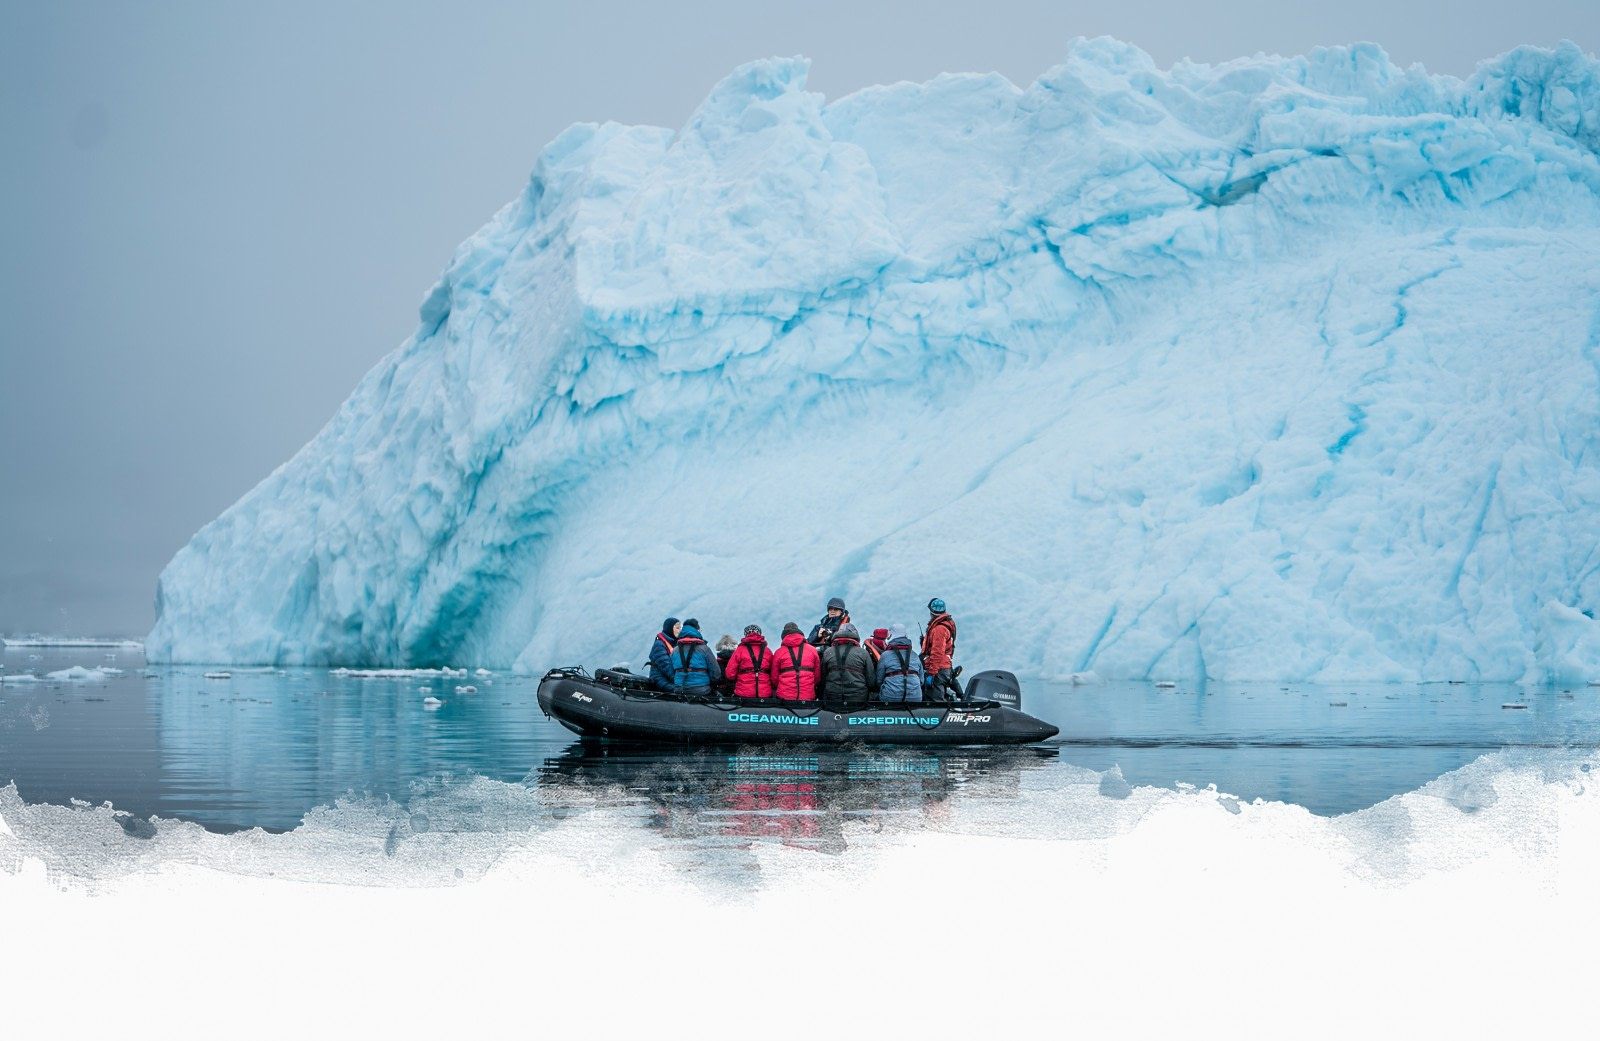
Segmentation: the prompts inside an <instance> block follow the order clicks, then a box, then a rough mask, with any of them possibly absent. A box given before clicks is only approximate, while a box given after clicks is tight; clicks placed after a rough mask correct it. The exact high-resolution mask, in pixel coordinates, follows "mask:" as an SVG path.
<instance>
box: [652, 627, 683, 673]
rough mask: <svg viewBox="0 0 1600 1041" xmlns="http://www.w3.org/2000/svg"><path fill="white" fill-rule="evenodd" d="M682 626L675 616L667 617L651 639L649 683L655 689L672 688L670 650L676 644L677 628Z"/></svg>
mask: <svg viewBox="0 0 1600 1041" xmlns="http://www.w3.org/2000/svg"><path fill="white" fill-rule="evenodd" d="M682 627H683V626H682V623H680V622H679V621H678V620H677V619H676V618H668V619H667V620H666V621H664V622H662V623H661V631H660V632H658V633H656V638H655V639H654V640H653V641H651V644H650V685H651V686H652V687H654V688H655V689H657V690H671V689H672V651H673V649H674V648H676V647H677V646H678V630H679V629H681V628H682Z"/></svg>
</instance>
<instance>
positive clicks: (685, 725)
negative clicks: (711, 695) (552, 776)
mask: <svg viewBox="0 0 1600 1041" xmlns="http://www.w3.org/2000/svg"><path fill="white" fill-rule="evenodd" d="M539 707H540V708H541V709H542V710H543V711H544V713H545V714H546V715H547V716H550V717H551V718H553V719H555V720H556V721H557V722H559V723H560V724H561V725H562V726H564V727H566V728H567V729H568V730H571V731H572V732H573V733H575V734H579V735H581V736H583V737H592V738H605V739H610V740H614V741H646V742H654V743H668V744H680V745H745V744H768V743H773V742H780V741H784V742H807V743H823V744H827V743H835V744H842V743H845V742H859V743H864V744H894V745H933V746H937V745H1019V744H1031V743H1033V742H1036V741H1046V740H1049V739H1050V738H1052V737H1055V736H1056V735H1057V734H1058V733H1060V731H1059V729H1058V728H1056V727H1054V726H1052V725H1051V724H1049V723H1046V722H1044V721H1043V720H1041V719H1036V718H1035V717H1033V716H1030V715H1028V714H1027V713H1026V712H1023V711H1021V710H1020V709H1017V708H1013V707H1011V706H1009V705H1003V704H1000V703H998V702H994V701H982V702H973V703H970V704H953V705H951V704H939V703H931V702H929V703H922V704H912V705H895V704H872V705H865V706H852V707H849V708H846V707H844V706H835V705H828V704H825V703H823V702H817V701H782V700H779V699H777V698H764V699H760V700H747V699H727V700H719V701H709V702H708V701H691V700H680V699H676V698H672V697H669V696H659V695H656V694H654V693H651V692H648V691H641V690H627V689H622V688H619V687H614V686H611V685H609V684H607V683H603V682H600V681H599V680H596V679H594V678H591V677H588V676H583V675H576V674H574V673H572V672H569V671H557V672H552V673H550V674H548V675H546V676H545V678H544V680H543V681H542V682H540V684H539Z"/></svg>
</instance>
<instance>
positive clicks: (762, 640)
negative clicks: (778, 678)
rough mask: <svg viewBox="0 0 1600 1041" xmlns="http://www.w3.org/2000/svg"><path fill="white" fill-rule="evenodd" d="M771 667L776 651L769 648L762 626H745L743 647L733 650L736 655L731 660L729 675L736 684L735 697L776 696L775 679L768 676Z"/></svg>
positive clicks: (727, 674)
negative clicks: (773, 686) (774, 689)
mask: <svg viewBox="0 0 1600 1041" xmlns="http://www.w3.org/2000/svg"><path fill="white" fill-rule="evenodd" d="M771 664H772V649H771V648H769V647H768V646H767V638H766V637H765V636H763V635H762V633H761V626H759V625H756V624H755V623H754V622H752V623H751V624H749V625H747V626H745V627H744V639H742V640H740V641H739V646H737V647H735V648H734V649H733V654H732V655H730V656H729V658H728V668H727V671H726V673H725V675H726V676H727V679H728V682H729V683H731V684H733V696H734V697H736V698H770V697H772V679H771V677H769V676H768V675H767V668H768V667H769V666H770V665H771Z"/></svg>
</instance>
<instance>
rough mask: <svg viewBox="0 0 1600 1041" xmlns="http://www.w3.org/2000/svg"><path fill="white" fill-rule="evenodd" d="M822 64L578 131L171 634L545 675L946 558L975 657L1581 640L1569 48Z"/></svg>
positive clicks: (308, 449) (1354, 665) (215, 566)
mask: <svg viewBox="0 0 1600 1041" xmlns="http://www.w3.org/2000/svg"><path fill="white" fill-rule="evenodd" d="M806 72H807V64H806V62H805V61H803V60H800V59H793V60H768V61H760V62H755V63H752V64H750V65H747V66H744V67H742V68H740V69H738V70H736V71H735V72H734V73H733V74H732V75H730V76H729V77H728V78H727V79H725V80H724V81H722V82H721V83H720V84H719V85H718V86H717V87H716V88H715V89H714V90H713V91H712V93H711V95H710V97H709V98H707V100H706V101H705V102H704V104H703V105H702V106H701V107H700V108H699V110H698V111H696V112H695V113H694V115H693V116H692V118H690V120H689V122H688V123H687V125H686V126H684V127H683V129H682V130H680V131H678V132H677V133H673V132H671V131H669V130H664V129H659V128H654V127H630V126H620V125H616V124H612V123H607V124H605V125H600V126H595V125H587V124H586V125H578V126H574V127H572V128H570V129H568V130H567V131H566V132H564V133H563V134H561V135H560V136H559V137H557V138H556V139H555V140H554V141H552V142H551V143H550V144H549V145H548V146H547V147H546V148H545V150H544V152H543V153H542V154H541V156H540V158H539V160H538V163H537V166H536V168H535V169H534V171H533V175H532V177H531V179H530V181H529V183H528V187H527V190H526V191H525V192H523V193H522V195H521V196H519V197H518V198H517V199H515V200H513V201H512V202H511V203H510V204H509V205H507V206H506V207H505V208H504V209H503V210H501V211H500V213H498V214H497V215H496V216H495V217H494V218H493V219H492V220H491V221H490V222H489V223H488V224H487V225H486V226H485V227H484V228H483V229H482V230H481V231H479V232H478V233H477V234H476V235H474V236H473V237H472V238H471V239H469V240H468V241H467V242H465V243H463V244H462V245H461V246H460V248H459V249H457V251H456V253H455V256H454V257H453V258H452V260H451V262H450V264H449V266H448V267H447V268H446V270H445V272H444V274H443V276H442V277H441V278H440V280H439V282H438V284H437V285H435V286H434V287H433V289H432V290H431V291H430V292H429V293H428V294H427V297H426V299H425V300H424V302H423V304H422V309H421V324H420V326H419V328H418V330H417V332H416V334H415V336H413V337H412V338H411V339H410V340H408V341H407V342H406V343H405V344H403V345H402V346H401V347H400V348H399V349H398V350H396V351H395V352H394V353H392V354H390V355H389V356H388V357H386V358H384V359H383V360H382V361H381V362H380V363H379V364H378V365H377V366H376V367H375V368H374V369H373V370H372V372H371V373H369V374H368V375H367V376H366V378H365V379H364V380H363V381H362V382H361V384H360V385H359V386H358V387H357V388H356V389H355V391H354V393H353V394H352V395H351V396H350V398H349V400H348V401H347V402H346V403H345V404H344V406H343V407H342V408H341V409H340V411H339V412H338V414H337V415H336V416H335V417H334V418H333V419H332V421H331V422H330V423H329V424H328V425H327V427H326V428H325V429H324V430H323V431H322V432H321V433H320V434H318V435H317V437H316V438H315V439H314V440H312V441H311V443H310V444H308V445H306V446H305V448H303V449H302V450H301V451H300V452H299V453H298V454H297V455H295V456H294V458H292V459H291V460H289V461H288V462H287V463H285V464H284V465H283V466H281V467H279V468H278V469H277V470H276V471H275V472H273V473H272V474H271V475H270V476H269V477H267V478H266V479H265V480H264V481H262V482H261V483H260V484H259V485H258V486H257V487H256V488H255V489H254V490H252V491H251V492H250V493H249V494H247V495H246V496H245V497H244V498H243V499H241V500H240V501H239V502H238V503H237V504H235V505H234V506H233V507H232V508H230V509H229V510H228V511H227V512H226V513H224V514H223V515H222V516H221V517H219V518H218V519H217V520H215V521H213V522H212V523H211V524H209V525H207V526H206V527H205V528H204V529H203V530H201V531H200V532H199V533H198V534H197V535H195V537H194V539H193V540H192V541H191V542H190V544H189V545H188V546H187V547H185V548H184V549H183V550H182V551H180V552H179V553H178V555H177V556H176V557H175V558H174V559H173V560H172V562H171V563H170V564H169V565H168V567H167V568H166V570H165V571H164V572H163V574H162V576H161V580H160V584H159V589H158V595H157V607H158V620H157V623H156V627H155V630H154V631H153V632H152V633H151V634H150V636H149V639H148V641H147V653H148V654H149V655H150V657H151V658H152V659H153V660H158V661H159V660H171V661H208V662H233V663H247V662H268V663H280V664H291V663H309V664H319V663H326V664H344V665H369V666H373V665H378V666H413V665H439V664H455V665H468V664H470V665H515V666H516V667H517V668H519V669H520V670H523V671H530V672H536V671H539V670H542V669H543V668H545V667H547V666H551V665H557V664H586V665H591V666H592V665H604V664H609V663H611V662H614V661H618V660H623V659H627V660H632V661H635V662H639V661H642V658H643V655H644V654H645V652H646V650H647V648H648V645H649V641H650V636H651V633H652V632H653V631H654V630H655V628H656V627H657V626H658V625H659V622H660V620H661V618H663V617H664V616H666V615H669V614H675V615H678V616H680V617H682V616H685V615H688V614H693V615H696V616H697V617H698V618H699V619H700V620H701V621H702V622H703V623H704V625H705V628H706V629H707V630H708V635H710V636H711V637H712V638H713V639H714V638H715V636H716V635H718V634H720V633H723V632H730V633H737V632H738V631H739V629H740V627H742V626H743V625H744V624H745V623H746V622H750V621H757V622H760V623H762V624H763V625H765V626H766V627H767V631H768V633H769V634H773V635H774V637H775V635H776V629H777V627H778V626H781V625H782V623H783V622H785V621H788V620H795V621H799V622H801V623H802V624H806V625H809V623H810V622H811V621H812V620H814V616H820V615H821V614H822V605H823V604H824V603H825V601H826V599H827V598H828V597H829V596H835V595H837V596H842V597H844V598H845V600H846V602H847V603H848V604H849V605H850V609H851V613H852V615H853V617H854V618H855V620H856V622H857V623H858V624H864V625H866V626H877V625H887V624H889V623H891V622H903V623H906V624H907V625H908V626H910V627H911V628H912V629H913V631H914V630H915V627H916V625H917V623H918V622H919V621H922V620H924V619H926V617H927V614H926V609H925V606H924V605H925V604H926V602H927V600H928V599H929V598H930V597H933V596H939V597H943V598H944V599H945V600H946V601H947V602H948V604H949V605H950V609H951V611H952V613H953V614H954V615H955V616H956V618H957V621H958V623H959V626H960V638H959V641H958V644H957V660H958V662H963V663H965V664H966V665H967V666H968V668H969V670H970V669H974V668H986V667H1001V668H1011V669H1013V670H1015V671H1017V672H1019V673H1021V674H1024V675H1030V676H1041V675H1043V676H1060V675H1064V674H1066V673H1069V672H1075V671H1088V670H1093V671H1094V672H1096V673H1098V674H1099V675H1101V676H1106V677H1141V676H1150V677H1156V676H1160V677H1163V678H1174V679H1185V678H1198V677H1201V676H1211V677H1227V678H1239V679H1251V678H1254V679H1265V678H1279V679H1285V680H1295V679H1300V680H1344V679H1350V680H1357V679H1372V680H1385V679H1389V680H1446V679H1461V680H1472V679H1501V680H1520V681H1524V682H1550V681H1560V682H1568V681H1577V680H1579V679H1582V678H1585V677H1588V676H1595V675H1600V623H1597V622H1596V621H1595V619H1594V617H1593V616H1594V612H1595V610H1596V608H1597V607H1600V236H1597V234H1596V229H1597V224H1600V156H1597V150H1600V64H1597V62H1596V61H1595V60H1594V59H1593V58H1591V57H1588V56H1586V55H1585V54H1583V53H1582V52H1581V51H1580V50H1578V49H1577V48H1576V47H1573V46H1571V45H1563V46H1562V47H1560V48H1558V49H1556V50H1554V51H1551V50H1543V49H1538V48H1522V49H1519V50H1517V51H1514V52H1511V53H1509V54H1507V55H1504V56H1502V57H1499V58H1496V59H1493V60H1491V61H1486V62H1484V63H1483V64H1482V65H1481V66H1480V67H1479V69H1478V71H1477V72H1476V73H1475V74H1474V75H1473V76H1472V77H1471V78H1470V79H1468V80H1465V81H1462V80H1458V79H1455V78H1452V77H1443V76H1429V75H1428V74H1426V73H1425V72H1424V71H1423V70H1422V69H1421V68H1419V67H1412V68H1410V69H1400V68H1397V67H1396V66H1394V65H1393V64H1392V63H1391V62H1390V61H1389V60H1388V58H1387V57H1386V56H1385V54H1384V53H1383V51H1382V50H1381V49H1379V48H1378V47H1376V46H1372V45H1360V46H1355V47H1350V48H1329V49H1321V50H1316V51H1314V52H1312V53H1311V54H1310V55H1308V56H1305V57H1297V58H1288V59H1285V58H1277V57H1272V58H1267V57H1256V58H1253V59H1244V60H1240V61H1235V62H1231V63H1228V64H1225V65H1219V66H1204V65H1194V64H1187V63H1185V64H1179V65H1178V66H1176V67H1174V68H1172V69H1170V70H1165V71H1163V70H1161V69H1158V68H1156V67H1155V65H1154V64H1153V63H1152V61H1151V60H1150V59H1149V57H1148V56H1147V55H1145V54H1144V53H1143V52H1141V51H1139V50H1138V49H1137V48H1135V47H1133V46H1130V45H1127V44H1124V43H1120V42H1117V41H1114V40H1110V39H1096V40H1078V41H1075V42H1073V43H1072V44H1071V46H1070V47H1069V49H1068V52H1067V56H1066V59H1065V60H1064V61H1063V62H1062V63H1061V64H1060V65H1058V66H1057V67H1055V68H1053V69H1051V70H1050V71H1048V72H1047V73H1045V74H1044V75H1043V76H1042V77H1040V78H1039V80H1038V81H1037V82H1035V83H1033V84H1031V85H1029V86H1027V87H1025V88H1018V87H1017V86H1015V85H1013V84H1012V83H1010V82H1009V81H1008V80H1006V79H1004V78H1003V77H1000V76H998V75H947V76H941V77H939V78H937V79H935V80H933V81H931V82H928V83H922V84H911V83H900V84H895V85H893V86H885V87H874V88H870V89H867V90H863V91H861V92H859V93H856V94H852V95H850V96H848V97H845V98H842V99H840V100H837V101H835V102H832V103H831V104H830V103H826V102H825V100H824V99H823V98H822V97H820V96H819V95H817V94H815V93H811V92H808V91H807V90H806V89H805V79H806Z"/></svg>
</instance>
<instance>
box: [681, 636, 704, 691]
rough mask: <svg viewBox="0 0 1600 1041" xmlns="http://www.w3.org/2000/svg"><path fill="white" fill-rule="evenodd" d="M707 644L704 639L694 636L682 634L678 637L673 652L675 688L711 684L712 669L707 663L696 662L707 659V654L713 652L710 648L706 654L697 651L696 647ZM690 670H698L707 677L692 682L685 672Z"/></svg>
mask: <svg viewBox="0 0 1600 1041" xmlns="http://www.w3.org/2000/svg"><path fill="white" fill-rule="evenodd" d="M705 646H706V642H705V641H704V640H696V639H695V638H694V637H692V636H680V637H679V638H678V646H677V647H676V648H675V649H674V650H673V652H672V686H673V689H675V690H682V689H683V688H684V687H709V686H711V669H710V668H709V667H707V666H706V665H696V664H695V662H697V661H698V662H703V661H705V655H706V654H710V653H711V652H710V651H709V650H707V651H705V652H704V654H696V653H695V650H696V648H701V647H705ZM689 672H698V673H699V674H700V675H701V676H704V677H705V679H704V680H701V681H699V682H691V681H690V680H688V679H687V678H685V676H684V673H689Z"/></svg>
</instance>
